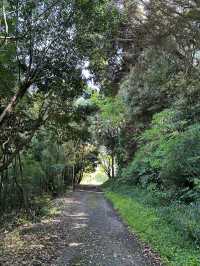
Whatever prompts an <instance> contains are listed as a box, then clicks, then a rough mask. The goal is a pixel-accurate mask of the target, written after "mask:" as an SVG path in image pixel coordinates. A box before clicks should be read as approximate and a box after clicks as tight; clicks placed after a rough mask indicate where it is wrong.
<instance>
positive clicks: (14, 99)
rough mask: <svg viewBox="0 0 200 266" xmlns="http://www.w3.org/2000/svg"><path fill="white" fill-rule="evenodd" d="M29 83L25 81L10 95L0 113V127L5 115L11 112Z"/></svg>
mask: <svg viewBox="0 0 200 266" xmlns="http://www.w3.org/2000/svg"><path fill="white" fill-rule="evenodd" d="M30 85H31V81H25V82H24V83H22V84H21V85H20V87H19V88H18V90H17V92H16V94H15V95H14V96H13V97H12V99H11V100H10V102H9V103H8V105H7V106H6V107H5V109H4V111H3V112H2V114H1V115H0V127H1V126H2V124H3V122H4V120H5V118H6V116H7V115H8V114H9V113H11V112H12V111H13V110H14V108H15V106H16V105H17V104H18V102H19V101H20V100H21V99H22V98H23V96H24V94H25V93H26V92H27V90H28V88H29V87H30Z"/></svg>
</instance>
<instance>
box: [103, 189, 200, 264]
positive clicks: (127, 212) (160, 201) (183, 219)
mask: <svg viewBox="0 0 200 266" xmlns="http://www.w3.org/2000/svg"><path fill="white" fill-rule="evenodd" d="M104 189H105V195H106V197H107V198H108V199H109V200H110V201H111V202H112V203H113V206H114V208H115V209H116V210H117V212H118V213H119V214H120V216H121V217H122V219H123V220H124V221H125V222H126V223H127V224H128V226H129V228H130V230H131V231H132V232H133V233H134V234H136V235H137V236H138V237H139V239H140V240H141V241H143V243H144V244H145V246H146V245H148V246H149V247H150V248H151V249H152V250H153V251H154V252H156V253H157V254H159V256H161V262H162V263H163V264H164V265H177V266H182V265H191V266H197V265H199V263H200V255H199V248H198V244H199V235H198V232H199V204H191V205H186V204H180V202H175V201H174V202H173V203H172V202H171V201H170V200H169V199H168V200H167V197H166V194H165V193H161V192H160V191H158V190H156V189H155V188H153V187H151V188H149V189H148V190H144V189H141V188H134V187H131V188H130V186H125V185H124V186H121V185H119V184H114V185H113V184H112V185H111V184H110V185H109V184H107V185H105V187H104Z"/></svg>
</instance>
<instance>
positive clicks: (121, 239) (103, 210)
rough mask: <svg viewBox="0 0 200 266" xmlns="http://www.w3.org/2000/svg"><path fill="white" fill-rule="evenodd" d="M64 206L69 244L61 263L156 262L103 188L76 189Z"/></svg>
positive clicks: (107, 265)
mask: <svg viewBox="0 0 200 266" xmlns="http://www.w3.org/2000/svg"><path fill="white" fill-rule="evenodd" d="M67 205H68V206H66V208H65V210H64V213H63V215H64V217H65V218H64V219H66V218H67V219H66V221H67V223H66V224H65V226H66V230H65V232H66V238H68V241H69V248H67V249H65V251H64V252H63V254H62V256H61V257H60V258H59V259H58V261H57V263H58V265H60V266H61V265H94V266H97V265H98V266H122V265H124V266H131V265H137V266H143V265H155V263H153V262H152V260H151V259H150V258H146V257H145V256H144V255H143V250H142V247H141V246H140V245H139V244H138V241H137V240H136V238H135V237H134V236H133V235H131V234H130V233H129V232H128V230H127V228H126V226H124V225H123V224H122V222H121V221H120V219H119V218H118V217H117V215H116V214H115V212H114V211H113V209H112V207H111V206H110V204H108V202H107V201H106V200H105V199H104V197H103V194H102V193H101V192H98V191H97V192H93V191H76V192H75V193H74V195H73V197H71V198H69V199H68V203H67Z"/></svg>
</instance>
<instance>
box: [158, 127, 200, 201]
mask: <svg viewBox="0 0 200 266" xmlns="http://www.w3.org/2000/svg"><path fill="white" fill-rule="evenodd" d="M161 178H162V179H163V180H164V183H165V184H166V185H168V186H175V187H177V188H188V189H194V188H195V189H197V188H198V186H199V181H200V125H199V124H198V125H193V126H191V127H189V128H188V130H187V131H185V132H183V133H181V134H180V135H179V137H178V138H177V139H176V141H174V143H173V145H172V144H171V145H170V147H169V150H168V154H167V156H166V158H165V160H164V163H163V166H162V170H161ZM197 191H198V189H197ZM185 192H187V193H188V191H187V190H186V191H185ZM188 195H189V194H188ZM193 196H194V195H193ZM193 196H192V194H191V197H193Z"/></svg>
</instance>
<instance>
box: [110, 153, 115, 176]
mask: <svg viewBox="0 0 200 266" xmlns="http://www.w3.org/2000/svg"><path fill="white" fill-rule="evenodd" d="M111 170H112V173H111V175H112V178H114V177H115V155H114V153H112V155H111Z"/></svg>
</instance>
